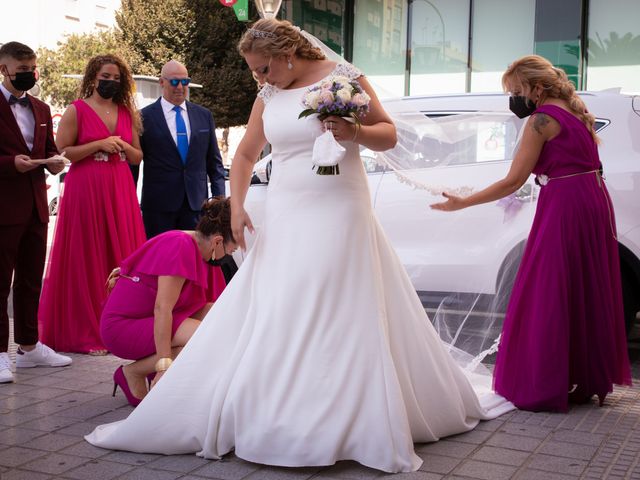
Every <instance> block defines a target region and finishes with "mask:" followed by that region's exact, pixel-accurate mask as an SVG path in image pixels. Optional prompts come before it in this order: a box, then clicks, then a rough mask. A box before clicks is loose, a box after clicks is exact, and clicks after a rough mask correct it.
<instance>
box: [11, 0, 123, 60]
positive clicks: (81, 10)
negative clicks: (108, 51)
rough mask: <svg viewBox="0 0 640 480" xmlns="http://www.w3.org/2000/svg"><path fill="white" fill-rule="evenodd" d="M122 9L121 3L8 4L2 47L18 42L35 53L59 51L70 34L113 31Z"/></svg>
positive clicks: (46, 0)
mask: <svg viewBox="0 0 640 480" xmlns="http://www.w3.org/2000/svg"><path fill="white" fill-rule="evenodd" d="M119 8H120V0H20V1H17V2H7V1H5V2H2V19H3V21H2V28H1V29H0V45H2V44H3V43H7V42H11V41H17V42H21V43H24V44H26V45H29V46H30V47H31V48H33V49H34V50H37V49H38V48H40V47H47V48H50V49H55V48H56V47H57V46H58V42H60V41H64V39H65V37H66V36H68V35H71V34H74V33H77V34H80V33H90V32H95V31H96V30H107V29H109V28H112V27H113V26H114V25H115V23H116V22H115V13H116V11H117V10H118V9H119Z"/></svg>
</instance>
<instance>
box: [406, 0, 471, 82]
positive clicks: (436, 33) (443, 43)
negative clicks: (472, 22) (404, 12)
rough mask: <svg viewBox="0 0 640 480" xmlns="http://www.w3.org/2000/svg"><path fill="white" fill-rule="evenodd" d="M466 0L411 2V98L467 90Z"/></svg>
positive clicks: (421, 0)
mask: <svg viewBox="0 0 640 480" xmlns="http://www.w3.org/2000/svg"><path fill="white" fill-rule="evenodd" d="M468 56H469V0H457V1H455V2H452V1H450V0H413V2H411V74H410V79H409V93H410V95H420V94H431V93H458V92H464V91H466V89H467V62H468Z"/></svg>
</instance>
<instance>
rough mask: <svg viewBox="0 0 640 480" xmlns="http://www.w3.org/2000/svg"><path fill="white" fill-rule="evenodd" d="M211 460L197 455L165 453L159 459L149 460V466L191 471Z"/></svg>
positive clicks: (171, 470) (183, 471) (173, 470)
mask: <svg viewBox="0 0 640 480" xmlns="http://www.w3.org/2000/svg"><path fill="white" fill-rule="evenodd" d="M210 462H211V460H205V459H204V458H201V457H197V456H195V455H163V456H161V457H160V458H158V459H157V460H153V461H152V462H149V463H148V464H147V467H148V468H154V469H157V470H169V471H170V472H182V473H191V472H193V471H194V470H195V469H196V468H200V467H203V466H205V465H207V464H208V463H210Z"/></svg>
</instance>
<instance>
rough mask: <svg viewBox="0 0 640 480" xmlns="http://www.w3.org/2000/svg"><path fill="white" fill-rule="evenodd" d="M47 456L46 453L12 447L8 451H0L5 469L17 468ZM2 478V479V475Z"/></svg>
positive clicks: (1, 463) (1, 462) (0, 460)
mask: <svg viewBox="0 0 640 480" xmlns="http://www.w3.org/2000/svg"><path fill="white" fill-rule="evenodd" d="M46 454H47V453H46V452H40V451H37V450H31V449H29V448H23V447H11V448H7V449H6V450H0V465H2V466H3V467H17V466H19V465H22V464H23V463H27V462H30V461H31V460H35V459H36V458H39V457H43V456H44V455H46ZM0 478H2V476H1V475H0Z"/></svg>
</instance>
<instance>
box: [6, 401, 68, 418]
mask: <svg viewBox="0 0 640 480" xmlns="http://www.w3.org/2000/svg"><path fill="white" fill-rule="evenodd" d="M72 407H73V404H71V405H69V404H68V403H66V402H57V401H56V399H53V400H51V401H48V402H42V401H41V402H40V403H34V404H33V405H29V406H27V407H24V408H21V409H20V410H17V411H18V412H23V413H36V414H40V415H54V414H58V413H60V412H62V411H64V410H68V409H69V408H72Z"/></svg>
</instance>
